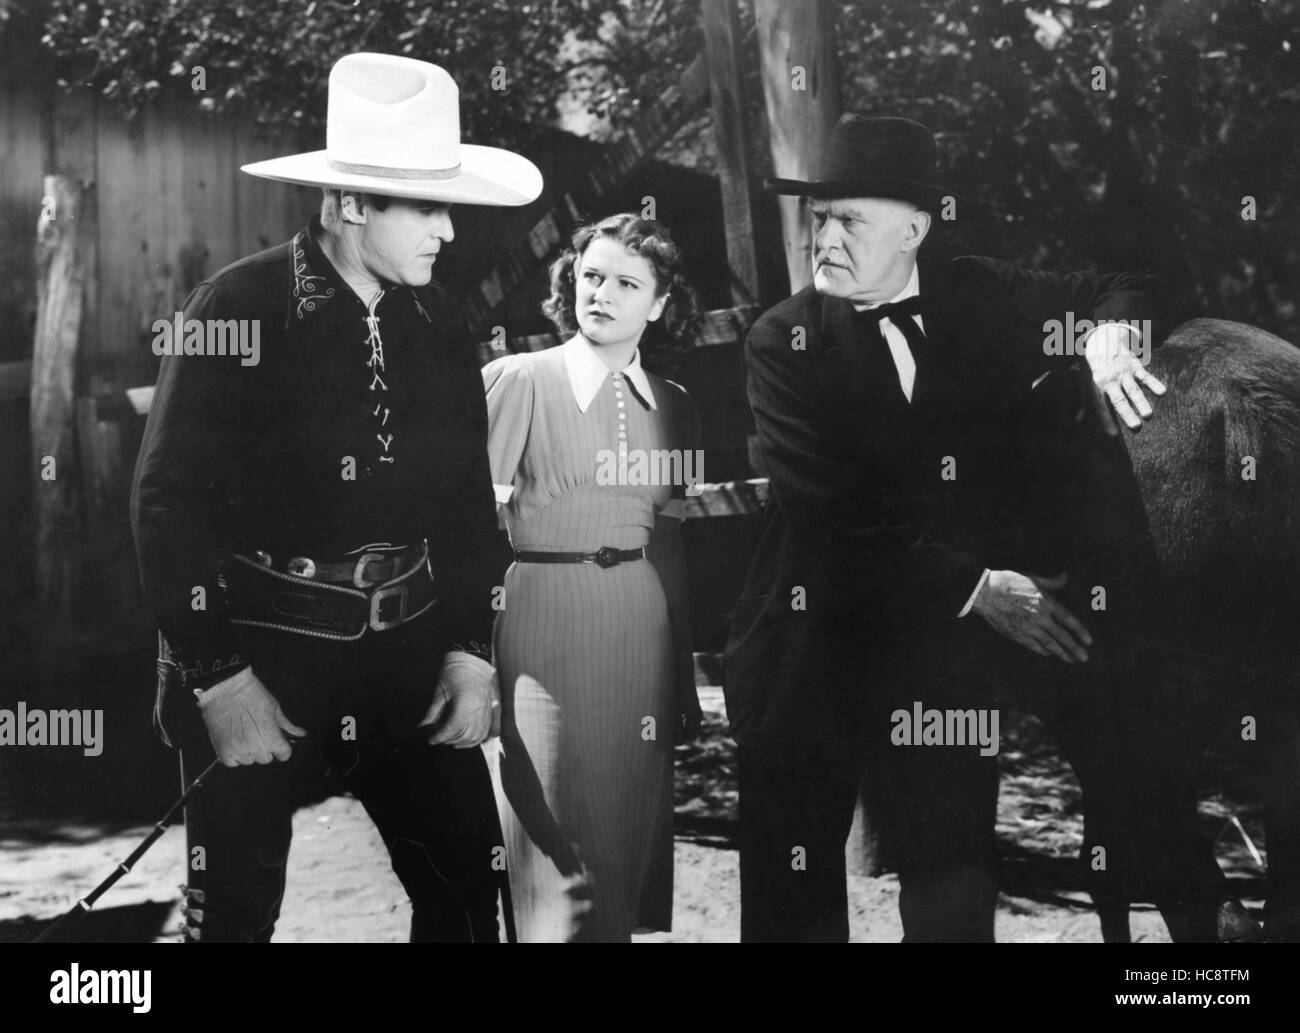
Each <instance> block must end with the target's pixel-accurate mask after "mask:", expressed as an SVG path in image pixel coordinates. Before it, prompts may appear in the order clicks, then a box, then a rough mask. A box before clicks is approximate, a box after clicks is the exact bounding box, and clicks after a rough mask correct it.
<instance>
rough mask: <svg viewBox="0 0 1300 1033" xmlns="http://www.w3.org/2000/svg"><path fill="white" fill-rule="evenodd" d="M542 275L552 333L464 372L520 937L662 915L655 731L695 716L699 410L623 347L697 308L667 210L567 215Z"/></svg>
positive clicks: (668, 805)
mask: <svg viewBox="0 0 1300 1033" xmlns="http://www.w3.org/2000/svg"><path fill="white" fill-rule="evenodd" d="M551 287H552V293H551V297H550V299H549V300H548V301H547V303H546V305H545V306H544V311H546V313H547V315H548V316H549V317H550V318H551V319H552V321H553V322H555V323H556V325H557V326H558V327H559V328H560V331H561V333H562V334H563V333H568V334H572V336H571V337H570V338H569V339H568V341H567V342H566V343H564V344H563V345H561V346H560V347H557V348H551V349H548V350H546V351H543V352H536V353H531V354H521V355H510V356H506V357H504V358H501V359H498V360H496V361H495V362H492V363H490V364H489V365H488V366H486V367H485V368H484V370H483V379H484V384H485V386H486V389H487V400H488V421H489V435H488V451H489V455H490V458H491V463H492V479H493V481H494V482H496V485H497V491H498V501H499V502H501V503H502V504H503V508H504V513H505V522H506V526H507V529H508V530H509V533H510V542H511V545H512V546H513V548H514V551H515V562H514V564H513V565H512V566H511V567H510V569H509V571H508V572H507V574H506V579H505V599H504V609H503V610H502V612H501V614H500V615H499V617H498V618H497V624H496V629H495V633H494V652H495V663H496V666H497V670H498V673H499V676H500V681H501V693H502V730H501V750H502V755H501V786H502V790H503V793H502V795H503V797H504V799H503V800H502V801H501V805H502V819H503V824H504V828H505V835H506V851H507V865H508V869H509V874H510V887H511V894H512V896H513V899H514V909H515V917H516V925H517V929H518V933H519V939H520V940H521V941H522V942H529V941H589V942H590V941H599V942H619V941H623V942H626V941H627V940H629V939H630V937H631V934H632V933H633V932H634V931H643V930H662V929H668V928H669V927H670V923H671V918H672V858H673V840H672V813H673V778H672V775H673V747H674V745H675V743H676V742H677V739H678V737H679V735H681V734H688V735H694V732H695V731H696V730H697V729H698V726H699V704H698V702H697V699H696V695H695V679H694V667H693V663H692V658H691V648H690V637H689V623H688V614H687V605H686V577H685V569H684V562H683V553H682V545H681V527H680V518H681V516H682V515H683V514H682V506H683V503H684V499H685V493H686V492H685V489H686V487H687V486H688V483H694V481H695V480H696V479H698V478H699V476H700V465H699V463H698V461H697V459H696V457H697V456H698V452H697V451H696V446H697V443H698V441H697V439H698V418H697V416H696V413H695V408H694V405H693V403H692V402H691V400H690V398H689V396H688V395H687V394H686V392H685V391H684V390H683V389H682V388H681V387H679V386H678V385H676V384H674V383H673V382H671V381H669V380H665V379H663V378H661V377H658V376H656V375H654V374H652V373H648V372H647V371H646V370H644V369H643V368H642V365H641V351H640V349H639V345H640V344H641V343H642V338H643V336H646V337H649V336H650V335H651V334H654V335H656V336H659V337H660V338H667V339H668V341H669V342H670V343H671V342H673V341H679V342H680V341H690V340H691V338H692V336H693V332H694V329H695V324H696V311H695V304H694V299H693V296H692V294H691V292H690V290H689V288H688V287H687V286H686V284H685V282H684V280H683V278H682V275H681V259H680V253H679V251H678V249H677V247H676V245H675V244H674V243H673V241H672V239H671V237H670V236H669V234H668V232H667V230H666V228H665V227H663V226H662V225H661V224H659V223H656V222H653V221H648V220H644V219H640V218H637V217H636V216H634V215H630V214H624V215H616V216H611V217H610V218H608V219H605V220H603V221H601V222H600V223H597V224H595V225H591V226H586V227H583V228H582V229H580V230H579V231H578V232H577V233H576V234H575V235H574V238H573V247H572V249H571V250H569V251H567V252H566V253H565V254H564V255H563V256H562V257H561V258H560V259H558V260H557V261H556V263H555V264H554V265H553V266H552V269H551ZM648 328H649V331H648Z"/></svg>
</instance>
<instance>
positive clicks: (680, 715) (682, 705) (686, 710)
mask: <svg viewBox="0 0 1300 1033" xmlns="http://www.w3.org/2000/svg"><path fill="white" fill-rule="evenodd" d="M694 674H695V672H694V671H693V670H692V672H691V675H692V678H691V687H690V690H689V691H688V692H684V693H683V694H682V699H681V701H680V702H679V703H678V712H677V744H678V745H679V746H680V745H681V744H683V743H688V742H694V741H695V740H696V739H698V738H699V737H700V726H701V725H702V724H704V711H702V710H701V709H700V696H699V693H698V692H697V691H696V689H695V680H694Z"/></svg>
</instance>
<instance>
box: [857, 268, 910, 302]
mask: <svg viewBox="0 0 1300 1033" xmlns="http://www.w3.org/2000/svg"><path fill="white" fill-rule="evenodd" d="M920 285H921V277H920V274H919V273H918V272H917V267H916V266H915V265H913V266H912V275H911V276H909V277H908V278H907V283H905V284H904V285H903V289H902V290H901V291H899V292H898V293H897V294H895V295H894V296H893V297H892V298H890V299H889V300H888V301H872V302H868V303H867V304H866V305H862V306H858V305H854V306H853V307H854V308H856V309H857V310H858V311H859V312H865V311H866V310H867V309H871V308H876V307H878V306H880V305H892V304H894V303H895V302H896V301H905V300H906V299H908V298H911V297H915V296H916V295H917V294H920V293H921V286H920Z"/></svg>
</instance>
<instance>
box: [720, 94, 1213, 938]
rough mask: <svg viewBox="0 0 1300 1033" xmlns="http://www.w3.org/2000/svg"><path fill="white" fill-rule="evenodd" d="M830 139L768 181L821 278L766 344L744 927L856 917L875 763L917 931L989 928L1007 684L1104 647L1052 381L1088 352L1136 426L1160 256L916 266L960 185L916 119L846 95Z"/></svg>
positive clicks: (751, 615) (737, 626) (772, 314)
mask: <svg viewBox="0 0 1300 1033" xmlns="http://www.w3.org/2000/svg"><path fill="white" fill-rule="evenodd" d="M821 159H822V160H821V162H820V168H819V170H818V172H817V174H816V175H815V176H814V177H813V178H812V179H811V180H810V181H807V182H798V181H789V180H771V181H769V183H768V186H769V189H772V190H774V191H776V192H778V193H784V194H795V195H801V196H803V197H805V198H807V206H808V209H809V211H810V213H811V217H812V220H813V229H814V233H815V237H814V243H813V251H812V260H813V264H814V270H813V272H814V277H813V284H812V285H811V286H810V287H808V288H805V289H804V290H801V291H800V292H798V293H797V294H795V295H794V296H793V297H791V298H789V299H788V300H786V301H784V302H782V303H781V304H779V305H777V306H776V307H775V308H773V309H771V310H769V311H768V312H766V313H765V314H764V315H763V316H762V317H761V318H760V319H759V320H758V321H757V322H756V323H755V324H754V326H753V328H752V330H751V331H750V334H749V337H748V340H747V342H746V349H745V350H746V361H747V364H748V371H749V394H750V402H751V405H752V408H753V412H754V420H755V424H756V427H757V432H758V441H759V446H760V450H761V456H762V460H763V462H764V464H765V465H766V468H767V473H768V474H769V475H770V478H771V498H770V500H769V505H768V523H767V527H766V530H765V533H764V536H763V539H762V542H761V544H760V546H759V548H758V552H757V554H756V556H755V558H754V560H753V564H752V566H751V568H750V573H749V576H748V579H747V583H746V586H745V589H744V592H743V594H742V596H741V598H740V600H739V601H738V603H737V606H736V610H735V614H734V625H733V634H732V639H731V641H730V642H729V643H728V652H727V668H726V692H727V707H728V713H729V717H730V719H731V723H732V729H733V734H734V735H735V738H736V740H737V742H738V744H739V747H740V752H739V756H740V815H741V890H742V938H743V939H745V940H774V939H776V940H783V939H784V940H827V939H829V940H835V939H841V940H842V939H845V938H846V937H847V935H848V924H847V914H846V896H845V860H844V847H845V840H846V837H847V834H848V831H849V828H850V824H851V821H852V816H853V810H854V805H855V801H856V799H857V795H858V788H859V785H860V784H861V782H862V779H863V775H864V773H867V774H868V783H869V785H870V786H872V788H873V793H872V795H873V797H874V800H875V803H876V805H877V806H878V808H879V810H878V813H877V815H876V816H877V818H878V819H879V820H880V822H881V825H882V827H883V828H884V829H885V833H886V835H885V838H886V847H887V856H888V857H889V859H890V861H891V862H892V864H893V865H894V866H895V867H896V869H897V870H898V872H899V876H900V886H901V896H900V909H901V913H902V919H903V929H904V939H905V940H906V941H927V940H966V941H987V940H991V939H992V938H993V914H994V907H995V903H996V896H997V884H996V881H995V879H994V877H993V867H994V861H995V857H994V845H995V844H994V837H993V827H994V817H995V805H996V797H997V765H996V760H997V758H996V752H997V738H998V723H997V717H998V709H997V707H998V703H999V700H1000V699H1002V698H1003V690H1004V689H1005V688H1006V687H1007V683H1008V682H1010V681H1014V680H1016V679H1017V678H1019V677H1022V676H1025V675H1028V676H1031V677H1032V676H1034V675H1035V673H1036V672H1035V670H1034V668H1033V665H1034V664H1043V663H1045V662H1046V661H1042V660H1035V659H1034V658H1033V657H1032V656H1030V654H1031V653H1032V654H1037V655H1038V656H1039V657H1045V658H1046V657H1051V658H1055V660H1054V661H1051V662H1056V661H1060V662H1063V663H1065V664H1069V665H1087V663H1088V661H1089V653H1090V651H1091V650H1092V649H1093V641H1092V635H1091V634H1090V632H1089V631H1088V629H1086V628H1085V627H1084V625H1083V623H1082V622H1081V621H1080V620H1078V619H1077V618H1076V616H1075V615H1074V614H1073V613H1072V612H1071V610H1070V609H1069V608H1067V606H1066V605H1064V604H1063V602H1062V601H1061V596H1062V590H1063V589H1064V587H1065V585H1066V580H1067V579H1066V576H1065V571H1066V569H1067V557H1068V555H1069V550H1068V549H1067V548H1066V545H1067V544H1068V543H1066V542H1064V541H1063V540H1062V531H1063V529H1064V528H1068V527H1069V526H1070V524H1069V520H1068V514H1067V513H1064V512H1062V510H1061V507H1062V505H1063V500H1064V498H1065V492H1064V491H1063V490H1062V485H1061V483H1060V481H1059V479H1058V478H1059V476H1060V475H1061V471H1060V469H1059V467H1060V465H1061V461H1060V459H1059V458H1057V457H1055V456H1053V455H1051V454H1049V451H1048V450H1049V449H1050V448H1052V447H1053V444H1052V443H1053V442H1054V441H1057V440H1059V439H1056V438H1053V437H1052V436H1051V434H1049V433H1046V429H1050V428H1053V427H1058V428H1059V420H1058V419H1056V416H1057V415H1059V413H1060V411H1061V410H1063V409H1064V407H1065V406H1064V404H1063V402H1062V397H1063V396H1062V394H1061V393H1060V391H1059V388H1058V385H1059V384H1062V383H1066V382H1068V380H1069V378H1068V377H1066V376H1063V375H1062V374H1064V373H1065V372H1066V370H1067V368H1069V367H1071V365H1073V366H1075V367H1081V366H1082V364H1083V362H1084V360H1085V359H1086V363H1087V366H1088V367H1090V369H1091V376H1092V381H1093V382H1094V383H1095V385H1096V388H1097V389H1098V391H1099V393H1100V394H1104V395H1105V396H1106V397H1107V398H1109V400H1110V403H1111V405H1112V406H1113V408H1114V409H1115V411H1116V412H1118V413H1119V415H1120V416H1121V417H1122V418H1123V420H1124V422H1125V423H1126V424H1128V425H1129V426H1130V427H1137V426H1140V422H1141V417H1145V416H1149V415H1151V412H1152V410H1151V407H1150V405H1149V403H1148V401H1147V399H1146V397H1145V396H1144V393H1143V387H1146V388H1148V389H1150V390H1151V391H1153V392H1155V393H1156V394H1160V393H1163V391H1164V388H1163V386H1162V385H1161V384H1160V383H1159V382H1158V381H1157V380H1156V379H1155V378H1154V377H1153V376H1151V374H1150V373H1149V372H1148V371H1147V370H1146V369H1145V368H1144V366H1143V364H1142V362H1141V361H1139V357H1138V356H1139V355H1141V356H1142V357H1145V352H1144V351H1143V346H1144V345H1146V346H1149V345H1150V344H1151V343H1152V341H1153V339H1154V338H1158V337H1159V336H1160V334H1161V332H1162V331H1161V329H1160V320H1161V318H1162V317H1161V313H1160V311H1159V307H1158V305H1157V302H1156V299H1155V298H1154V297H1153V295H1152V281H1151V280H1150V279H1149V278H1148V277H1145V276H1139V275H1130V274H1115V275H1098V274H1093V273H1072V274H1069V275H1053V274H1048V273H1040V272H1031V271H1028V270H1025V269H1020V268H1017V267H1015V266H1013V265H1010V264H1008V263H1005V262H1001V261H995V260H993V259H988V258H974V257H967V258H959V259H956V260H952V261H947V262H943V263H931V262H926V261H925V260H922V261H921V262H919V263H918V252H919V249H920V247H921V244H922V242H923V241H924V240H925V238H926V235H927V233H928V232H929V230H930V228H931V222H932V217H933V213H935V212H936V211H937V209H938V207H939V206H940V204H941V203H942V199H943V198H944V195H945V193H946V192H945V191H944V190H943V189H941V188H940V187H938V186H937V185H936V146H935V141H934V138H933V136H932V135H931V134H930V132H929V131H928V130H927V129H925V128H924V127H923V126H921V125H918V124H917V123H915V122H912V121H909V120H907V119H902V118H867V117H863V116H861V115H855V114H848V115H845V116H844V117H843V118H842V119H841V120H840V122H839V123H838V124H837V126H836V127H835V131H834V134H833V137H832V141H831V144H830V147H829V150H828V152H827V153H826V154H824V155H822V156H821ZM1085 319H1086V320H1089V321H1091V322H1092V323H1093V324H1099V323H1100V325H1099V326H1098V327H1097V328H1096V329H1094V330H1093V331H1092V332H1091V333H1090V334H1089V335H1088V336H1087V337H1086V339H1085V338H1083V335H1080V340H1079V341H1078V342H1077V344H1078V347H1077V348H1066V349H1060V348H1056V347H1051V346H1046V342H1047V338H1048V335H1047V333H1046V329H1047V327H1049V326H1051V325H1052V324H1053V321H1056V322H1057V325H1062V324H1064V323H1066V322H1067V321H1070V320H1072V321H1073V324H1074V325H1076V326H1077V325H1078V324H1080V323H1081V322H1082V321H1083V320H1085ZM1107 321H1115V322H1107ZM1148 321H1149V322H1148ZM1153 326H1154V327H1155V329H1154V331H1151V332H1148V333H1147V334H1145V335H1142V334H1141V333H1140V332H1138V328H1151V327H1153ZM1062 351H1064V354H1060V353H1061V352H1062ZM1052 374H1055V375H1056V376H1055V379H1052V376H1051V375H1052ZM1100 408H1101V409H1104V408H1105V406H1104V405H1101V406H1100ZM1108 418H1109V417H1108ZM1039 430H1044V433H1043V434H1041V435H1040V434H1039V433H1038V431H1039ZM1073 605H1074V608H1075V609H1079V608H1080V606H1081V605H1083V604H1082V602H1076V603H1074V604H1073ZM1101 646H1102V643H1098V647H1099V648H1100V647H1101ZM1026 650H1027V651H1028V652H1025V651H1026ZM1026 665H1029V666H1028V670H1026ZM1094 666H1095V664H1094ZM1117 853H1118V852H1117ZM1201 860H1202V861H1204V857H1202V858H1201ZM1209 863H1210V864H1211V865H1212V858H1210V860H1209ZM1201 874H1202V875H1203V876H1204V878H1203V880H1202V882H1203V883H1207V884H1208V883H1209V882H1210V881H1212V880H1213V877H1214V876H1213V875H1211V874H1209V873H1208V872H1207V871H1206V870H1205V868H1204V865H1203V864H1202V867H1201ZM1215 874H1217V869H1215ZM1206 892H1207V893H1210V892H1212V891H1210V890H1206Z"/></svg>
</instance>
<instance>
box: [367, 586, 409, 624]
mask: <svg viewBox="0 0 1300 1033" xmlns="http://www.w3.org/2000/svg"><path fill="white" fill-rule="evenodd" d="M409 608H410V593H409V592H408V590H407V586H406V585H390V586H389V587H388V588H379V589H376V590H375V594H374V595H372V596H371V597H370V626H371V627H372V628H374V629H375V631H387V630H388V629H389V628H395V627H397V626H398V625H399V624H401V623H402V622H403V621H404V620H406V614H407V612H408V610H409Z"/></svg>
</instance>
